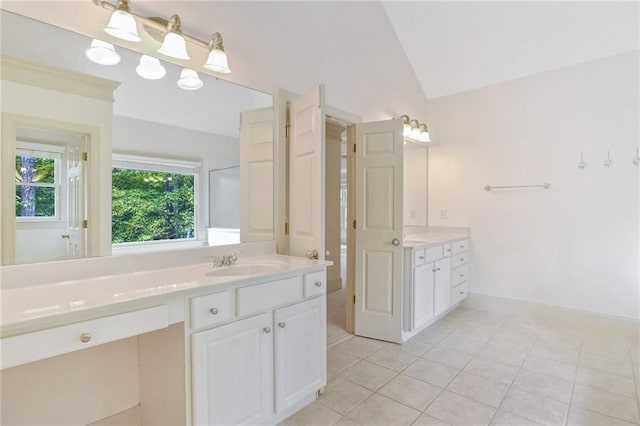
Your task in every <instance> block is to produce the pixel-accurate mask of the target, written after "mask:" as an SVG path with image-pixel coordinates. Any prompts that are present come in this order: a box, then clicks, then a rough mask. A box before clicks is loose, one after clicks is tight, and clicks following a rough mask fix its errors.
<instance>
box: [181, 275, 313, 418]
mask: <svg viewBox="0 0 640 426" xmlns="http://www.w3.org/2000/svg"><path fill="white" fill-rule="evenodd" d="M325 291H326V273H325V271H319V272H311V273H307V274H304V275H299V276H295V277H289V278H283V279H281V280H277V281H270V282H267V283H263V284H258V285H253V286H248V287H240V288H238V289H235V290H229V291H225V292H220V293H214V294H211V295H204V296H200V297H196V298H193V299H192V300H191V307H192V321H191V328H192V329H194V328H197V326H200V325H202V321H201V320H200V321H197V319H198V318H199V317H200V315H203V312H208V313H209V314H210V315H209V317H210V318H216V317H217V316H218V315H226V321H227V323H226V324H222V325H219V326H214V327H213V328H209V329H206V330H202V331H196V332H194V333H193V334H191V358H192V367H191V380H192V413H193V424H194V425H214V424H215V425H217V424H224V425H229V424H234V425H235V424H265V423H267V424H269V423H274V422H277V421H278V420H281V417H286V415H287V414H288V411H290V410H291V409H295V408H296V406H297V405H298V404H300V403H304V402H305V400H307V399H309V398H310V396H311V397H312V396H314V395H315V393H316V392H317V391H318V390H319V389H320V388H322V387H323V386H325V384H326V328H325V327H326V325H325V323H326V297H325V295H324V294H325V293H324V292H325ZM202 300H209V301H217V302H219V304H220V303H221V304H222V305H226V304H228V305H229V306H234V305H235V306H236V308H237V309H236V311H235V312H233V311H231V312H229V310H228V309H227V311H226V313H225V312H224V311H223V309H221V308H220V307H219V305H215V306H213V305H211V306H210V307H209V306H203V305H202V303H200V302H201V301H202ZM292 302H294V303H292ZM283 304H284V305H285V306H282V305H283ZM274 308H275V309H274ZM213 312H216V313H215V314H213ZM238 317H247V318H244V319H238V320H235V321H233V319H234V318H238ZM229 320H232V321H233V322H228V321H229Z"/></svg>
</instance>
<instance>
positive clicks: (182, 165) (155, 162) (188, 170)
mask: <svg viewBox="0 0 640 426" xmlns="http://www.w3.org/2000/svg"><path fill="white" fill-rule="evenodd" d="M201 168H202V163H200V162H199V161H191V160H178V159H173V158H167V157H156V156H143V155H132V154H123V153H113V155H112V161H111V173H112V175H113V169H128V170H145V171H152V172H159V173H177V174H189V175H193V225H194V231H193V237H191V238H178V239H165V240H151V241H130V242H125V243H114V242H113V237H112V242H111V247H112V250H114V251H131V250H133V251H141V252H142V251H153V250H154V249H158V248H160V247H166V248H170V247H171V246H175V245H188V244H193V243H194V242H198V241H199V235H198V234H199V232H198V229H199V226H200V220H201V218H200V214H199V206H200V174H201ZM111 190H112V191H113V182H112V183H111ZM110 216H111V221H112V226H113V209H112V210H111V212H110Z"/></svg>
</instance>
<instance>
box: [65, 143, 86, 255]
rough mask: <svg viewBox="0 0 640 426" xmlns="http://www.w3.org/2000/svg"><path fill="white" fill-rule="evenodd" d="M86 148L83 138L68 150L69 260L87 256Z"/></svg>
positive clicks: (67, 236)
mask: <svg viewBox="0 0 640 426" xmlns="http://www.w3.org/2000/svg"><path fill="white" fill-rule="evenodd" d="M86 147H87V143H86V137H84V136H82V137H81V141H80V142H78V143H76V144H70V145H69V147H68V150H67V191H68V200H69V203H68V206H69V216H68V217H69V220H68V229H67V234H66V238H68V240H69V241H68V243H69V244H68V249H67V258H69V259H79V258H82V257H86V255H87V253H86V247H87V244H86V239H87V220H86V215H87V204H86V203H87V194H86V176H85V175H86V161H87V152H86ZM63 237H64V236H63Z"/></svg>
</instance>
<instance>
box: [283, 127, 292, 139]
mask: <svg viewBox="0 0 640 426" xmlns="http://www.w3.org/2000/svg"><path fill="white" fill-rule="evenodd" d="M284 134H285V137H286V138H287V139H289V138H290V137H291V124H287V125H286V126H285V127H284Z"/></svg>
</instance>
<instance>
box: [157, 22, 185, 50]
mask: <svg viewBox="0 0 640 426" xmlns="http://www.w3.org/2000/svg"><path fill="white" fill-rule="evenodd" d="M181 26H182V23H181V22H180V17H179V16H178V15H173V16H172V17H171V19H169V22H167V35H165V36H164V41H163V42H162V46H160V49H158V52H160V53H162V54H163V55H166V56H170V57H172V58H175V59H182V60H185V61H188V60H189V59H190V58H189V54H188V53H187V42H186V41H185V40H184V36H183V35H182V28H181Z"/></svg>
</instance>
